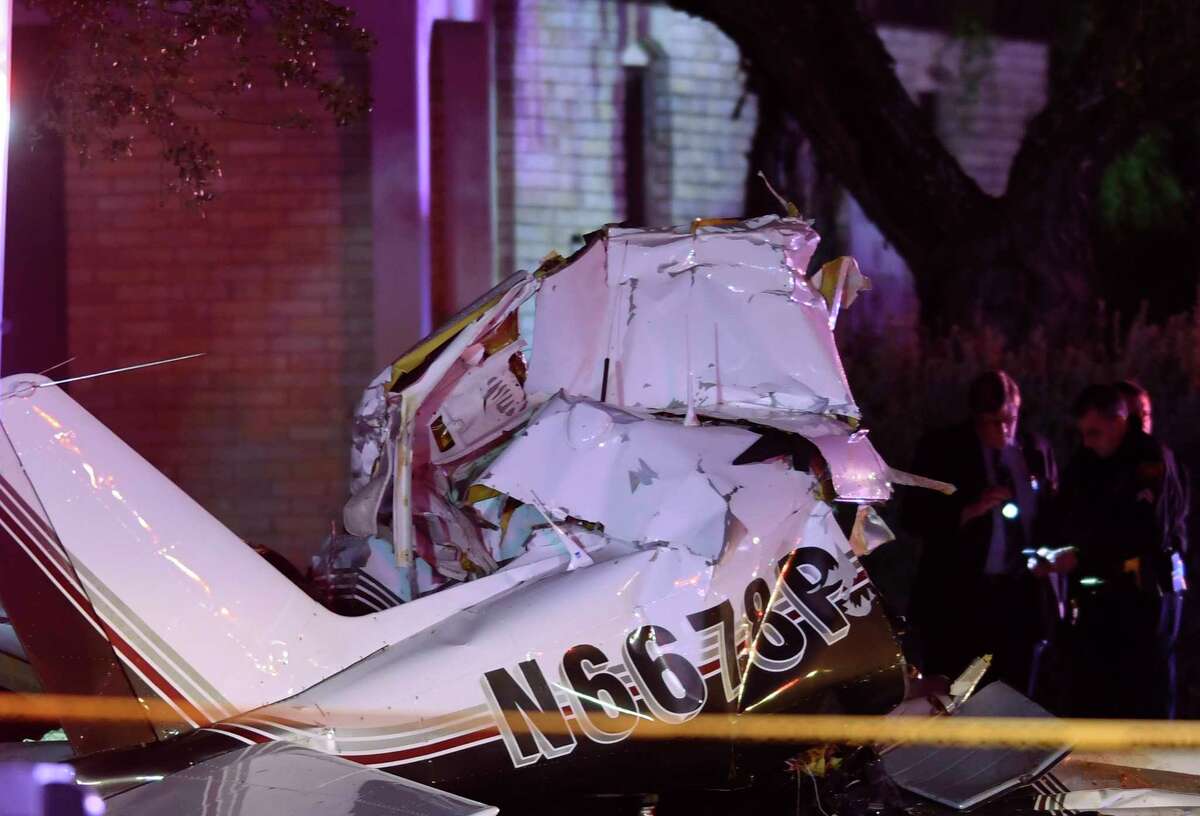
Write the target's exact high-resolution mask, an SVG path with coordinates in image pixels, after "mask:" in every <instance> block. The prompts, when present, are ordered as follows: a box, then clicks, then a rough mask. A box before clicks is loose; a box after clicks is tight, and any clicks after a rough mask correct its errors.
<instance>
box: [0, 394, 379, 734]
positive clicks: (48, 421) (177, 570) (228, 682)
mask: <svg viewBox="0 0 1200 816" xmlns="http://www.w3.org/2000/svg"><path fill="white" fill-rule="evenodd" d="M0 427H2V431H3V437H4V438H3V439H0V553H2V554H3V557H4V562H3V563H4V567H3V572H2V573H0V597H2V599H3V601H4V603H5V605H6V611H7V612H8V614H9V616H10V618H11V619H12V621H13V623H14V625H15V626H16V628H17V631H18V634H19V636H20V637H21V638H22V640H23V642H24V645H25V647H26V650H27V651H28V653H29V654H30V658H31V661H32V662H33V664H34V668H35V669H37V670H39V673H40V674H41V675H42V682H43V685H44V686H45V687H46V688H47V690H51V691H63V692H70V693H89V694H96V693H110V694H111V693H123V694H132V695H134V696H137V697H144V696H145V695H147V694H152V695H154V696H158V697H160V698H162V700H164V701H166V702H167V703H168V704H169V705H170V707H171V708H172V709H173V710H174V711H175V712H176V714H177V715H178V719H179V723H178V726H179V727H180V728H190V727H199V726H203V725H205V724H207V723H211V722H215V721H219V720H222V719H226V718H228V717H231V716H234V715H236V714H239V713H241V712H244V711H247V710H250V709H253V708H257V707H259V706H261V705H265V704H268V703H272V702H276V701H278V700H281V699H284V698H286V697H288V696H291V695H292V694H295V693H297V692H299V691H302V690H303V689H305V688H308V687H310V686H311V685H314V684H315V683H317V682H320V681H321V680H323V679H324V678H325V677H327V676H329V675H330V674H333V673H334V672H337V671H340V670H341V669H343V668H345V667H346V666H347V665H350V664H351V663H353V662H354V661H355V660H359V659H361V658H362V657H365V656H366V655H367V654H369V653H371V652H372V651H375V650H376V649H378V648H379V647H380V646H381V645H383V644H382V643H381V642H380V639H379V633H378V632H377V631H374V632H372V631H370V630H371V629H372V627H363V626H358V627H354V628H348V626H349V625H350V624H353V622H354V621H353V620H352V619H345V618H341V617H340V616H337V615H334V614H333V613H331V612H329V611H328V610H326V609H325V608H324V607H322V606H320V605H319V604H317V603H316V602H315V601H313V600H312V599H311V598H310V597H309V596H308V595H307V594H305V593H304V592H303V591H302V590H301V589H300V588H299V587H297V586H295V585H294V584H293V583H292V582H291V581H289V580H288V579H287V578H285V577H284V576H282V575H281V574H280V573H279V572H278V571H277V570H276V569H275V568H274V567H272V566H271V565H270V564H269V563H268V562H267V561H266V560H264V559H263V558H261V557H260V556H259V555H258V554H257V553H255V552H254V550H252V549H251V548H250V547H248V546H247V545H246V544H245V542H243V541H242V540H240V539H239V538H238V537H237V536H235V535H234V534H233V533H232V532H230V531H229V530H228V529H227V528H226V527H224V526H223V525H222V524H221V523H220V522H218V521H217V520H216V519H215V518H214V517H213V516H211V515H210V514H209V513H208V512H206V511H205V510H204V509H203V508H202V507H200V505H198V504H197V503H196V502H195V501H193V500H192V499H191V498H190V497H188V496H187V495H186V494H185V493H184V492H183V491H182V490H180V489H179V488H178V487H177V486H175V485H174V484H173V483H171V481H170V480H168V479H167V478H166V477H165V476H163V475H162V474H161V473H160V472H159V471H158V470H156V469H155V468H154V467H153V466H152V465H150V463H148V462H147V461H146V460H145V459H143V458H142V457H141V456H139V455H138V454H137V453H136V452H134V451H133V450H132V449H131V448H130V447H129V446H128V445H126V444H125V443H124V442H122V441H121V440H120V439H119V438H117V436H116V435H114V434H113V433H112V432H111V431H109V430H108V429H107V428H106V427H105V426H104V425H103V424H102V423H100V422H99V421H98V420H97V419H96V418H95V417H93V416H91V414H89V413H88V412H87V411H86V410H84V409H83V408H82V407H81V406H80V405H79V404H78V403H76V402H75V401H74V400H72V399H71V398H70V397H69V396H67V394H66V393H65V392H63V391H62V390H61V389H59V388H58V387H57V386H54V385H52V384H50V382H49V381H48V380H46V378H44V377H39V376H33V375H13V376H10V377H6V378H4V379H3V380H0ZM376 629H377V627H376ZM50 637H53V639H54V644H53V646H54V647H56V648H57V650H58V652H59V654H57V655H56V654H55V648H51V644H50V642H49V640H48V638H50ZM68 639H69V642H70V643H71V646H70V648H64V644H65V643H66V642H67V641H68ZM140 733H141V734H142V736H149V737H151V738H152V736H153V734H152V732H148V731H147V730H146V728H145V726H144V725H143V727H142V729H141V731H140ZM160 733H162V729H161V728H160ZM130 737H131V735H129V734H124V735H121V736H120V739H125V740H126V741H128V740H129V739H130ZM113 739H118V738H117V737H113ZM93 744H94V743H93Z"/></svg>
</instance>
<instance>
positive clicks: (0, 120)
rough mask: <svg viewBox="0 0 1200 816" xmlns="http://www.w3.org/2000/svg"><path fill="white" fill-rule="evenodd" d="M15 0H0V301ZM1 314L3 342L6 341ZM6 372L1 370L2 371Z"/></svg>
mask: <svg viewBox="0 0 1200 816" xmlns="http://www.w3.org/2000/svg"><path fill="white" fill-rule="evenodd" d="M11 79H12V0H0V303H3V302H4V223H5V216H6V214H7V210H8V203H7V202H8V124H9V117H10V116H11V113H10V111H11V107H12V105H11V100H10V99H9V85H10V80H11ZM3 327H4V320H3V315H0V344H2V343H3V342H4V330H3ZM3 373H4V372H0V374H3Z"/></svg>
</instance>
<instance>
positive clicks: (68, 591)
mask: <svg viewBox="0 0 1200 816" xmlns="http://www.w3.org/2000/svg"><path fill="white" fill-rule="evenodd" d="M0 479H3V477H0ZM3 481H4V485H5V487H6V488H7V491H3V492H0V513H3V515H4V517H5V521H7V522H8V523H9V525H10V526H11V528H12V533H13V535H14V536H15V537H16V539H17V541H18V542H23V543H24V544H25V547H23V549H25V550H26V551H27V552H28V553H29V554H30V555H31V556H32V557H33V559H34V560H35V561H36V562H37V563H38V564H40V565H41V566H42V567H43V569H45V570H46V571H47V572H48V573H49V574H50V575H51V576H52V577H53V578H54V583H55V584H56V585H57V586H58V587H59V588H60V589H61V590H62V592H63V593H64V594H65V595H66V596H67V597H68V598H70V599H71V600H73V601H74V602H75V604H76V605H77V606H78V608H79V610H81V612H82V614H83V616H84V617H85V618H86V619H88V620H89V621H91V622H92V623H93V624H94V625H95V626H97V627H99V629H100V630H101V631H102V632H104V634H105V636H106V637H107V638H108V640H109V642H110V643H111V644H112V646H113V648H114V649H116V651H117V653H118V654H120V656H121V657H122V658H123V659H124V660H126V661H127V662H129V663H131V664H132V665H134V666H136V667H137V668H138V669H139V670H140V671H141V672H142V673H143V674H144V675H145V676H146V679H147V680H149V681H150V683H151V684H152V685H154V686H156V687H157V688H158V689H159V690H161V691H162V692H163V693H164V694H165V695H166V696H167V697H168V699H170V700H171V701H172V702H173V703H175V704H176V705H177V706H179V708H180V709H181V710H182V711H183V712H184V714H185V715H186V716H187V717H189V718H190V719H192V720H194V721H195V722H197V723H199V724H202V725H203V724H205V723H208V722H211V720H210V719H209V718H208V717H207V716H206V715H205V714H203V713H202V712H201V711H200V710H199V709H198V708H196V706H194V705H193V704H192V702H191V701H190V700H188V699H187V698H186V697H185V696H184V695H183V694H182V693H181V692H180V691H179V690H178V689H176V688H175V687H174V686H173V685H172V684H171V683H170V682H169V681H168V680H167V679H166V678H165V677H163V676H162V675H161V674H160V673H159V672H158V670H157V669H155V668H154V667H153V666H151V665H150V664H149V663H148V662H146V660H145V659H144V658H143V657H142V656H141V655H140V654H139V653H138V652H137V650H136V649H134V648H133V647H132V646H130V645H129V643H127V642H126V641H125V639H124V638H122V637H121V635H120V634H119V633H118V632H117V631H116V630H115V629H113V628H112V627H111V626H109V625H108V624H107V623H106V622H105V621H104V619H103V618H101V617H100V615H99V613H97V612H96V610H95V608H94V607H93V606H92V602H91V600H90V599H88V597H87V595H86V594H84V593H83V592H81V591H80V590H79V589H77V588H76V585H75V582H74V580H73V579H74V577H75V576H68V575H66V574H65V573H64V572H63V568H62V566H61V565H60V564H58V562H56V561H55V560H54V559H53V558H52V557H51V556H50V555H49V554H48V553H47V552H46V548H47V547H48V546H49V547H52V546H54V544H53V540H52V539H51V537H50V536H49V535H48V534H47V535H46V536H45V540H44V541H43V542H38V541H35V540H33V539H32V538H31V537H30V536H29V534H28V533H27V532H26V530H24V529H23V527H22V525H21V524H19V523H18V522H17V517H16V512H15V511H14V509H13V504H12V502H11V499H10V494H11V496H15V495H16V490H14V489H13V487H12V485H11V484H9V482H8V481H7V480H3Z"/></svg>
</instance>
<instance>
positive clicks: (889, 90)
mask: <svg viewBox="0 0 1200 816" xmlns="http://www.w3.org/2000/svg"><path fill="white" fill-rule="evenodd" d="M669 3H670V5H672V6H674V7H675V8H677V9H679V10H681V11H685V12H688V13H690V14H693V15H696V16H698V17H702V18H704V19H706V20H709V21H711V22H713V23H715V24H716V25H717V26H718V27H720V28H721V30H722V31H724V32H725V33H726V34H727V35H728V36H729V37H730V38H731V39H733V41H734V42H736V43H737V45H738V47H739V48H740V49H741V52H742V55H743V57H744V58H745V59H746V60H747V62H748V63H749V64H750V66H751V70H753V71H754V72H755V77H754V80H755V84H756V85H758V86H760V87H764V88H765V92H767V93H771V94H773V95H774V96H775V98H776V99H777V100H779V102H780V103H781V104H783V105H785V106H786V107H787V109H788V110H789V111H790V112H791V113H792V114H793V115H795V116H796V118H797V120H798V121H799V123H800V125H801V127H802V128H803V129H804V132H805V134H806V135H807V136H808V138H809V139H810V140H811V141H812V144H813V147H814V150H815V152H816V155H817V158H818V159H819V160H820V161H821V162H822V164H823V166H824V167H825V168H827V169H828V170H830V171H832V172H833V174H834V175H835V176H836V177H837V179H838V180H839V181H840V182H841V183H842V184H843V185H844V186H845V187H846V189H847V190H849V191H850V192H851V193H852V194H853V195H854V197H855V198H856V199H857V200H858V202H859V204H861V205H862V208H863V210H864V211H865V212H866V214H867V215H868V216H869V217H870V218H871V220H872V221H874V222H875V224H876V225H877V226H878V227H879V229H880V231H881V232H882V233H883V235H884V236H885V237H886V238H887V239H888V240H889V241H890V242H891V243H892V244H894V245H895V246H896V248H897V249H898V250H899V251H900V253H901V254H902V255H904V257H905V258H906V259H908V260H909V262H910V266H911V267H913V270H914V273H915V274H918V275H920V274H922V271H921V267H922V264H921V261H922V259H924V258H927V257H929V255H930V254H931V253H935V252H937V251H938V248H939V247H940V246H941V245H942V244H944V243H945V242H947V241H951V240H954V239H955V236H956V234H957V232H958V231H959V230H960V229H961V228H963V227H964V226H965V225H967V224H969V223H972V222H977V221H978V214H979V212H980V211H981V210H983V209H985V208H988V207H990V206H991V205H992V203H993V201H992V199H990V197H988V196H987V195H986V194H984V193H983V192H982V191H981V190H980V189H979V186H978V185H977V184H976V183H975V181H974V180H973V179H971V178H970V176H968V175H967V174H966V173H965V172H964V171H963V169H962V167H961V166H960V165H959V163H958V161H957V160H956V159H955V158H954V157H953V156H952V155H951V154H950V152H949V151H948V150H947V149H946V148H945V146H944V145H943V144H942V143H941V141H939V140H938V138H937V137H936V135H935V134H934V133H933V132H932V130H931V129H930V128H929V127H928V126H927V125H926V123H925V121H924V119H923V117H922V116H921V113H920V111H919V109H918V108H917V106H916V104H915V103H914V102H913V100H912V99H911V98H910V97H909V95H908V93H907V92H906V91H905V90H904V88H903V86H902V85H901V84H900V81H899V79H897V77H896V74H895V71H894V69H893V62H892V59H891V57H890V56H889V55H888V53H887V51H886V50H885V49H884V47H883V43H882V42H881V41H880V39H879V36H878V34H877V33H876V32H875V29H874V27H873V26H872V25H871V23H870V22H868V21H867V20H865V19H864V18H863V17H862V15H861V14H859V13H858V12H857V11H856V9H855V7H854V3H852V2H849V0H804V2H786V3H781V2H778V1H777V0H739V1H738V2H729V0H669Z"/></svg>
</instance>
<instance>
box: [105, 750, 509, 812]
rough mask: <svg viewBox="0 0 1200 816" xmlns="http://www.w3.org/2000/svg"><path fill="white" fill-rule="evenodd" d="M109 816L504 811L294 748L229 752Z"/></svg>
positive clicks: (120, 802) (127, 801)
mask: <svg viewBox="0 0 1200 816" xmlns="http://www.w3.org/2000/svg"><path fill="white" fill-rule="evenodd" d="M105 804H106V805H107V808H106V812H107V813H108V814H109V816H193V814H194V815H195V816H206V815H207V814H210V813H220V814H224V815H225V816H260V814H264V813H288V814H291V816H342V815H343V814H344V816H351V814H353V815H354V816H387V814H396V813H410V814H420V816H495V814H497V813H499V810H498V809H497V808H495V807H491V806H488V805H484V804H481V803H479V802H475V801H472V800H470V799H464V798H463V797H461V796H455V795H454V794H451V793H446V792H445V791H441V790H438V789H437V788H431V787H429V786H427V785H421V784H418V783H416V782H409V781H408V780H406V779H402V778H400V777H396V776H392V775H391V774H387V773H384V772H383V771H378V770H374V769H371V768H364V767H362V766H361V765H357V764H355V763H353V762H350V761H349V760H345V759H341V758H339V757H333V756H329V755H327V754H322V753H318V752H316V751H312V750H309V749H307V748H301V747H299V746H295V745H289V744H288V743H283V742H280V743H269V744H265V745H255V746H251V747H249V748H244V749H241V750H236V751H230V752H228V753H225V754H222V755H220V756H218V757H216V758H214V759H210V760H208V761H206V762H202V763H200V764H199V765H196V766H194V767H191V768H187V769H185V770H182V771H177V772H176V773H173V774H171V775H170V776H167V777H165V778H159V780H158V781H151V780H149V779H148V784H145V785H142V786H140V787H137V788H134V789H132V790H129V791H126V792H124V793H120V794H118V795H116V796H114V797H112V798H110V799H109V800H108V801H107V802H106V803H105Z"/></svg>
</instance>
